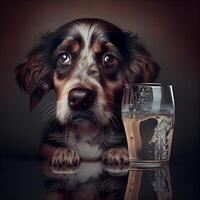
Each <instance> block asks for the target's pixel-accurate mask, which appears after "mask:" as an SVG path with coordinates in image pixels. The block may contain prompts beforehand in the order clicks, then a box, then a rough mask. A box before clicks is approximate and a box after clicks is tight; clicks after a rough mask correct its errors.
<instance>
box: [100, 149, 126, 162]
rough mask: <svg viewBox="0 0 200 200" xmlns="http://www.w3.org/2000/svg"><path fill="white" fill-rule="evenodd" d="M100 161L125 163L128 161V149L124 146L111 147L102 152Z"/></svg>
mask: <svg viewBox="0 0 200 200" xmlns="http://www.w3.org/2000/svg"><path fill="white" fill-rule="evenodd" d="M102 161H103V162H104V163H105V164H107V165H116V164H117V165H119V164H125V165H127V164H128V163H129V159H128V149H127V148H124V147H118V148H111V149H109V150H108V151H106V152H104V153H103V155H102Z"/></svg>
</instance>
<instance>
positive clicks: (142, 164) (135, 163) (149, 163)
mask: <svg viewBox="0 0 200 200" xmlns="http://www.w3.org/2000/svg"><path fill="white" fill-rule="evenodd" d="M168 163H169V161H168V160H159V161H154V160H129V167H131V168H159V167H163V166H165V165H167V164H168Z"/></svg>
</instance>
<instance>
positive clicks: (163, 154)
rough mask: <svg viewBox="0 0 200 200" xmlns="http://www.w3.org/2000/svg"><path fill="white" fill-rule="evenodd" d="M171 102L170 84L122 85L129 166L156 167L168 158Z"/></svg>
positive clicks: (173, 112) (170, 131)
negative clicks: (123, 86)
mask: <svg viewBox="0 0 200 200" xmlns="http://www.w3.org/2000/svg"><path fill="white" fill-rule="evenodd" d="M174 115H175V105H174V97H173V91H172V86H171V85H170V86H164V85H162V84H158V83H157V84H151V83H141V84H136V85H126V86H125V88H124V94H123V100H122V120H123V123H124V127H125V132H126V138H127V143H128V150H129V159H130V165H133V166H135V167H136V166H137V167H159V166H161V164H162V162H165V161H168V160H169V158H170V151H171V143H172V135H173V127H174Z"/></svg>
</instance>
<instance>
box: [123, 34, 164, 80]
mask: <svg viewBox="0 0 200 200" xmlns="http://www.w3.org/2000/svg"><path fill="white" fill-rule="evenodd" d="M126 38H127V40H126V42H127V43H126V44H127V46H128V49H129V55H130V56H129V69H128V70H129V72H127V73H129V75H128V76H129V77H128V81H129V82H153V81H154V80H155V79H156V78H157V76H158V73H159V70H160V66H159V65H158V64H156V63H155V62H154V61H153V60H152V58H151V54H150V53H149V52H148V51H147V50H146V48H145V47H144V46H143V45H142V44H140V43H139V42H138V41H137V36H136V35H134V34H132V33H129V32H128V33H126Z"/></svg>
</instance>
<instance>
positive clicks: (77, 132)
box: [16, 18, 160, 167]
mask: <svg viewBox="0 0 200 200" xmlns="http://www.w3.org/2000/svg"><path fill="white" fill-rule="evenodd" d="M159 69H160V67H159V65H158V64H156V63H155V62H154V61H153V60H152V58H151V55H150V53H149V52H148V51H147V50H146V48H145V47H144V46H143V45H142V44H140V43H139V42H138V38H137V35H135V34H133V33H132V32H125V31H123V30H122V29H121V28H119V27H117V26H116V25H114V24H112V23H110V22H107V21H105V20H102V19H96V18H84V19H76V20H74V21H71V22H69V23H66V24H64V25H63V26H61V27H60V28H58V29H57V30H55V31H54V32H46V33H44V34H43V35H42V36H41V39H40V42H39V43H38V45H35V46H34V47H33V48H32V50H31V51H30V53H29V54H28V55H27V60H26V62H25V63H22V64H20V65H19V66H17V67H16V77H17V81H18V84H19V86H20V88H21V89H23V90H25V91H26V92H27V93H29V94H30V109H31V110H32V109H33V108H34V107H35V106H36V105H37V104H38V103H39V101H40V100H41V99H42V97H43V96H44V95H45V94H46V93H47V92H48V91H50V90H51V89H53V90H54V91H55V93H56V105H55V113H54V114H55V116H54V117H53V118H54V121H56V123H55V124H56V126H54V127H56V128H55V130H54V131H52V129H51V131H50V132H51V133H50V134H48V135H47V136H46V137H45V139H44V142H43V145H42V147H41V155H42V156H43V157H45V158H47V159H49V160H50V163H51V164H52V165H53V166H60V167H64V166H68V167H69V166H76V165H78V164H79V162H80V160H81V159H83V160H99V159H102V160H103V162H104V163H106V164H128V151H127V148H126V145H125V146H120V145H119V144H118V143H117V142H116V141H115V142H113V143H112V142H109V141H111V140H112V139H110V138H112V136H113V134H115V133H117V132H119V131H118V130H122V131H121V132H120V133H119V135H120V134H121V136H122V137H123V136H124V135H125V133H124V129H123V125H122V120H121V114H120V104H121V101H122V93H123V86H124V84H127V83H128V84H130V83H131V84H134V83H137V82H152V81H154V80H155V79H156V77H157V75H158V72H159ZM114 137H115V136H114ZM115 138H116V137H115ZM111 143H112V144H111ZM119 143H120V142H119ZM110 144H111V145H110Z"/></svg>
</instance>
